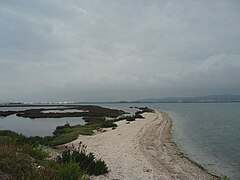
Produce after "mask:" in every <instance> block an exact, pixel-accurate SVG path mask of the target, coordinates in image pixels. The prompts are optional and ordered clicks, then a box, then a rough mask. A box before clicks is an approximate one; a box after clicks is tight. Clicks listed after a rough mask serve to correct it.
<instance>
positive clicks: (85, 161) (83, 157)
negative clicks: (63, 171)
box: [58, 143, 108, 175]
mask: <svg viewBox="0 0 240 180" xmlns="http://www.w3.org/2000/svg"><path fill="white" fill-rule="evenodd" d="M86 148H87V146H85V145H82V144H81V143H80V144H79V147H78V149H74V150H69V149H68V150H65V151H63V153H62V155H61V156H58V162H59V163H62V164H66V163H69V162H75V163H78V165H79V167H80V169H81V171H83V172H86V173H87V174H89V175H101V174H105V173H107V172H108V168H107V165H106V163H105V162H104V161H103V160H101V159H96V158H95V156H94V154H93V153H87V151H86Z"/></svg>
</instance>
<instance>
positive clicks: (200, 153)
mask: <svg viewBox="0 0 240 180" xmlns="http://www.w3.org/2000/svg"><path fill="white" fill-rule="evenodd" d="M105 106H107V107H117V108H120V109H125V110H127V109H128V107H129V106H148V107H150V108H153V109H158V110H161V111H165V112H168V113H169V114H170V117H171V118H172V119H173V135H174V139H175V142H176V143H177V145H178V146H179V148H180V149H181V150H182V151H183V152H184V153H185V154H186V155H187V156H188V157H190V158H191V159H192V160H194V161H196V162H197V163H199V164H201V165H202V166H204V167H205V168H206V169H207V170H209V171H210V172H212V173H215V174H218V175H226V176H228V177H231V179H240V103H201V104H200V103H185V104H184V103H146V104H143V103H142V104H107V105H105Z"/></svg>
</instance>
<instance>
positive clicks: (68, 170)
mask: <svg viewBox="0 0 240 180" xmlns="http://www.w3.org/2000/svg"><path fill="white" fill-rule="evenodd" d="M59 175H60V177H61V179H62V180H78V179H79V178H80V177H81V176H82V175H83V173H82V172H81V170H80V167H79V164H78V163H77V162H74V161H68V162H66V163H64V164H63V166H62V167H61V169H60V170H59Z"/></svg>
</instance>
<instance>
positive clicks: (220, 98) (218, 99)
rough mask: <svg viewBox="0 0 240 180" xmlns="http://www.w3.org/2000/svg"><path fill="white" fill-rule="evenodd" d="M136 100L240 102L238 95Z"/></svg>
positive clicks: (144, 100)
mask: <svg viewBox="0 0 240 180" xmlns="http://www.w3.org/2000/svg"><path fill="white" fill-rule="evenodd" d="M136 102H163V103H164V102H199V103H200V102H240V95H210V96H199V97H166V98H150V99H142V100H138V101H136Z"/></svg>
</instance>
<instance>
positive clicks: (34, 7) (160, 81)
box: [0, 0, 240, 101]
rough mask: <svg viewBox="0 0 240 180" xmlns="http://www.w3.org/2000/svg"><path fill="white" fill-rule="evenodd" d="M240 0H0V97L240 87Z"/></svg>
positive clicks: (80, 97)
mask: <svg viewBox="0 0 240 180" xmlns="http://www.w3.org/2000/svg"><path fill="white" fill-rule="evenodd" d="M239 19H240V3H239V1H238V0H229V1H224V0H213V1H205V0H203V1H191V0H185V1H181V2H179V1H177V0H175V1H165V0H162V1H157V0H151V1H143V0H133V1H127V0H123V1H111V0H108V1H89V0H78V1H77V0H69V1H67V2H66V1H63V0H36V1H31V0H25V1H18V0H10V1H9V0H2V1H1V2H0V24H1V28H0V81H1V88H0V101H62V100H67V101H70V100H73V101H111V100H134V99H143V98H148V97H165V96H195V95H207V94H220V93H224V94H226V93H233V94H239V93H240V78H239V77H240V41H239V40H240V31H239V29H240V21H239Z"/></svg>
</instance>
